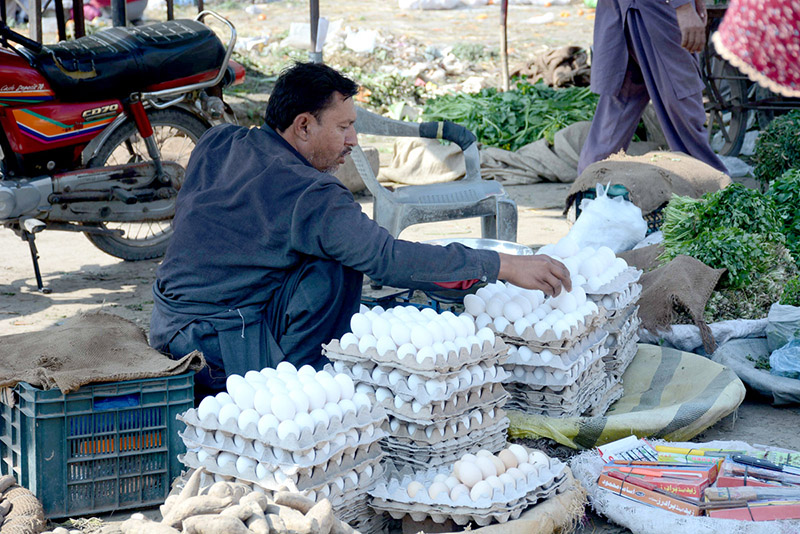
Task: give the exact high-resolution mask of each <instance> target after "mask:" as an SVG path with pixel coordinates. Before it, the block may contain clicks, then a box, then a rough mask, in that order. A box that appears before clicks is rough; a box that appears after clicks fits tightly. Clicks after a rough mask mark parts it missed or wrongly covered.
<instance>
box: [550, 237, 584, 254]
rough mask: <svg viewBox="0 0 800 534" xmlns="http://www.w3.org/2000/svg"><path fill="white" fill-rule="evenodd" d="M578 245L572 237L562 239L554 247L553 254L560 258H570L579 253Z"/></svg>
mask: <svg viewBox="0 0 800 534" xmlns="http://www.w3.org/2000/svg"><path fill="white" fill-rule="evenodd" d="M579 250H580V249H579V247H578V244H577V243H575V240H574V239H573V238H572V237H570V236H565V237H562V238H561V239H560V240H559V241H558V243H556V244H555V246H554V247H553V254H554V255H556V256H558V257H559V258H569V257H570V256H574V255H575V254H577V253H578V251H579Z"/></svg>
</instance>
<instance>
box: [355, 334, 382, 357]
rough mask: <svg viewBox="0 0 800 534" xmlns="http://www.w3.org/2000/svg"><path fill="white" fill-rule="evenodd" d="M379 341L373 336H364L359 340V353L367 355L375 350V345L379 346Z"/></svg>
mask: <svg viewBox="0 0 800 534" xmlns="http://www.w3.org/2000/svg"><path fill="white" fill-rule="evenodd" d="M377 343H378V340H377V339H376V338H375V336H373V335H372V334H364V336H363V337H362V338H361V339H359V340H358V351H359V352H361V353H362V354H366V353H367V351H368V350H369V349H374V348H375V345H377Z"/></svg>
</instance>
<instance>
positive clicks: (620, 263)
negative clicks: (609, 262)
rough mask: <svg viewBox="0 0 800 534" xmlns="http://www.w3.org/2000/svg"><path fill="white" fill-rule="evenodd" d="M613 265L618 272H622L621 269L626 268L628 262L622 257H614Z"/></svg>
mask: <svg viewBox="0 0 800 534" xmlns="http://www.w3.org/2000/svg"><path fill="white" fill-rule="evenodd" d="M614 266H615V268H616V269H618V270H619V272H622V271H624V270H625V269H627V268H628V262H627V261H625V260H624V259H623V258H615V259H614Z"/></svg>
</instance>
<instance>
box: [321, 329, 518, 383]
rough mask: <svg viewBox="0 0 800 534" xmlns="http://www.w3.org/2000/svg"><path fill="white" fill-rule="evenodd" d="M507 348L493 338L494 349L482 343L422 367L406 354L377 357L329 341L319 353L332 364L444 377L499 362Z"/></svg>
mask: <svg viewBox="0 0 800 534" xmlns="http://www.w3.org/2000/svg"><path fill="white" fill-rule="evenodd" d="M506 351H507V347H506V345H505V343H504V342H503V340H501V339H498V338H496V337H495V340H494V345H492V344H491V343H489V342H488V341H484V342H483V346H482V347H481V348H480V349H479V348H478V347H477V345H473V346H472V347H471V350H470V351H467V350H466V349H464V348H462V349H461V350H460V351H459V352H458V353H456V352H454V351H450V352H448V353H447V354H445V355H443V354H436V355H435V358H434V359H430V358H428V359H426V360H424V361H423V362H422V363H419V362H418V361H417V358H416V355H412V354H406V355H404V356H403V357H402V358H400V357H398V355H397V351H395V350H390V351H388V352H386V353H384V354H382V355H381V354H378V351H377V349H375V347H370V348H369V349H367V352H361V351H360V350H358V347H356V346H354V345H349V346H348V347H347V348H346V349H343V348H342V346H341V344H340V343H339V340H338V339H333V340H331V342H330V343H327V344H325V343H323V344H322V353H323V354H325V355H326V356H327V357H328V359H330V360H333V361H337V360H340V361H350V362H353V363H357V362H365V361H369V362H378V363H382V364H385V365H389V366H391V367H394V368H402V369H407V370H408V371H411V372H416V373H427V374H428V375H429V376H433V375H432V373H446V372H449V371H455V370H458V369H461V368H462V367H464V366H465V365H472V364H476V363H479V362H482V361H484V360H491V359H492V358H498V357H500V356H501V355H503V354H505V352H506Z"/></svg>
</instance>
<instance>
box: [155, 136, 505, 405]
mask: <svg viewBox="0 0 800 534" xmlns="http://www.w3.org/2000/svg"><path fill="white" fill-rule="evenodd" d="M173 225H174V235H173V237H172V239H171V242H170V245H169V248H168V249H167V253H166V255H165V257H164V261H163V262H162V264H161V266H160V267H159V268H158V271H157V273H156V275H157V280H156V282H155V283H154V285H153V295H154V300H155V303H154V307H153V315H152V318H151V322H150V344H151V345H152V346H153V347H155V348H157V349H159V350H161V351H162V352H166V353H169V354H171V355H172V356H173V357H180V356H183V355H185V354H187V353H189V352H190V351H192V350H195V349H199V350H201V351H202V352H203V354H204V355H205V357H206V360H207V361H208V364H209V367H208V369H207V370H206V371H204V372H203V373H201V374H200V375H199V376H198V378H197V381H196V382H197V390H198V391H197V393H198V394H200V395H202V394H204V393H208V392H209V391H215V390H220V389H223V388H224V386H225V377H226V375H229V374H233V373H237V374H243V373H245V372H246V371H248V370H250V369H261V368H263V367H267V366H271V367H274V366H275V365H277V364H278V363H279V362H280V361H282V360H284V359H285V360H288V361H290V362H292V363H293V364H295V365H297V366H298V367H299V366H301V365H304V364H310V365H312V366H314V367H316V368H320V367H322V365H324V363H325V362H326V361H327V360H326V358H325V357H324V356H323V355H322V353H321V348H320V345H321V344H322V343H324V342H327V341H329V340H331V339H333V338H336V337H340V336H341V335H342V334H344V333H345V332H346V331H348V330H349V320H350V317H351V315H352V314H353V313H355V312H357V311H358V307H359V302H360V299H361V284H362V273H365V274H367V275H369V276H370V277H371V278H372V279H373V280H375V281H377V282H380V283H383V284H386V285H391V286H397V287H407V288H418V289H434V288H438V287H439V286H437V285H436V284H435V283H436V282H456V281H460V280H475V279H479V280H485V281H494V280H495V279H496V278H497V275H498V272H499V269H500V258H499V256H498V255H497V253H495V252H491V251H479V250H471V249H468V248H466V247H463V246H461V245H450V246H448V247H439V246H432V245H422V244H418V243H411V242H407V241H401V240H395V239H394V238H393V237H392V236H391V235H390V234H389V233H388V232H387V231H386V230H385V229H383V228H381V227H380V226H378V225H377V224H375V223H374V222H373V221H372V220H370V219H369V218H368V217H367V216H366V215H364V214H363V213H362V211H361V207H360V206H359V205H358V204H357V203H356V202H355V201H354V199H353V196H352V194H350V192H349V191H348V190H347V188H346V187H344V186H343V185H342V183H341V182H339V180H337V179H336V178H335V177H334V176H332V175H330V174H327V173H323V172H320V171H317V170H316V169H314V168H313V167H312V166H311V165H310V164H309V162H308V161H307V160H306V159H305V158H303V156H301V155H300V154H299V153H298V152H297V151H296V150H295V149H294V148H293V147H292V146H291V145H289V143H287V142H286V141H285V140H284V139H283V138H282V137H281V136H280V135H278V134H277V133H276V132H275V131H274V130H272V129H271V128H269V127H267V126H264V127H263V128H253V129H247V128H242V127H237V126H232V125H223V126H217V127H215V128H212V129H211V130H210V131H208V132H207V133H206V134H205V135H204V136H203V137H202V138H201V139H200V142H199V143H198V144H197V147H195V149H194V151H193V153H192V157H191V159H190V161H189V165H188V167H187V171H186V181H185V183H184V185H183V187H182V188H181V191H180V193H179V195H178V201H177V207H176V213H175V219H174V223H173Z"/></svg>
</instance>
